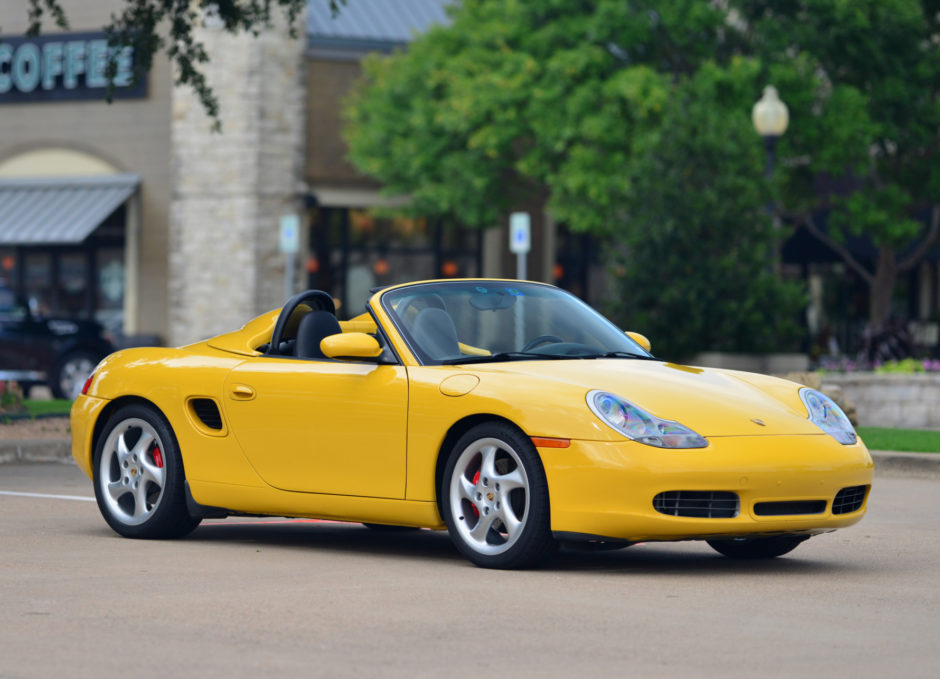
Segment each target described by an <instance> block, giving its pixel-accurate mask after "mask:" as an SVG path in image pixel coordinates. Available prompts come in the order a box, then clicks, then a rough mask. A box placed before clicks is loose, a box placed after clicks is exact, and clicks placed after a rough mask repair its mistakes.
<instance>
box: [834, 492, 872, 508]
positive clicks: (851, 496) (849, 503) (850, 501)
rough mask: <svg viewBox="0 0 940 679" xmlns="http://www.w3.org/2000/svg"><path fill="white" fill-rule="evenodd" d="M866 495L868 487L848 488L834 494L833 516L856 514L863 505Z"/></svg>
mask: <svg viewBox="0 0 940 679" xmlns="http://www.w3.org/2000/svg"><path fill="white" fill-rule="evenodd" d="M866 495H868V486H849V487H848V488H843V489H842V490H840V491H839V492H838V493H836V498H835V500H833V501H832V513H833V514H850V513H851V512H857V511H858V510H859V509H861V508H862V505H863V504H864V503H865V496H866Z"/></svg>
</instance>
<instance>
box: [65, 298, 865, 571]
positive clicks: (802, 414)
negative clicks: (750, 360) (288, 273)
mask: <svg viewBox="0 0 940 679" xmlns="http://www.w3.org/2000/svg"><path fill="white" fill-rule="evenodd" d="M71 424H72V436H73V443H72V446H73V454H74V456H75V459H76V461H77V462H78V464H79V466H80V467H81V468H82V469H83V470H84V471H85V472H86V473H87V474H88V475H89V477H91V479H92V480H93V483H94V488H95V496H96V497H97V501H98V506H99V507H100V509H101V513H102V514H103V515H104V518H105V520H106V521H107V522H108V524H109V525H110V526H111V527H112V528H113V529H114V530H115V531H117V532H118V533H120V534H121V535H125V536H128V537H136V538H167V537H179V536H183V535H186V534H188V533H189V532H191V531H192V530H193V529H195V528H196V526H197V525H198V524H199V522H200V521H201V520H202V519H203V518H207V517H224V516H227V515H239V514H252V515H274V516H288V517H317V518H326V519H335V520H342V521H355V522H362V523H365V524H367V525H370V526H373V527H382V526H400V527H426V528H433V529H443V528H446V529H447V530H448V531H449V533H450V536H451V538H452V540H453V542H454V544H455V545H456V547H457V549H458V550H459V551H460V552H462V553H463V554H464V555H466V557H467V558H469V559H470V560H471V561H473V562H474V563H476V564H478V565H480V566H486V567H493V568H517V567H524V566H529V565H533V564H535V563H537V562H539V561H540V560H542V559H544V558H545V557H546V556H547V555H548V554H549V553H550V552H551V551H552V550H553V548H554V547H555V546H556V545H557V544H558V543H559V542H579V541H581V542H586V543H589V544H592V545H595V546H601V547H603V546H609V547H618V546H627V545H629V544H631V543H636V542H640V541H653V540H707V541H708V544H710V545H711V546H712V547H714V548H715V549H716V550H717V551H719V552H721V553H722V554H725V555H727V556H731V557H741V558H769V557H775V556H779V555H781V554H785V553H787V552H789V551H790V550H792V549H793V548H794V547H796V546H797V545H798V544H799V543H800V542H802V541H803V540H806V539H807V538H809V537H810V536H812V535H816V534H818V533H823V532H828V531H832V530H834V529H836V528H841V527H843V526H849V525H851V524H853V523H855V522H857V521H858V520H859V519H861V518H862V515H863V514H864V512H865V508H866V501H867V498H868V493H869V489H870V487H871V481H872V472H873V464H872V459H871V456H870V455H869V453H868V450H867V449H866V448H865V446H864V445H863V443H862V442H861V441H860V440H859V439H858V437H857V436H856V434H855V431H854V430H853V429H852V426H851V424H850V423H849V421H848V419H847V418H846V416H845V414H844V413H843V412H842V411H841V410H840V409H839V407H838V406H837V405H836V404H835V403H834V402H833V401H832V400H831V399H830V398H828V397H827V396H825V395H824V394H822V393H820V392H818V391H814V390H812V389H808V388H805V387H801V386H800V385H798V384H795V383H793V382H788V381H785V380H781V379H775V378H772V377H767V376H763V375H756V374H750V373H743V372H735V371H730V370H712V369H702V368H693V367H688V366H684V365H676V364H673V363H667V362H664V361H662V360H660V359H657V358H655V357H654V356H653V355H652V354H651V353H650V346H649V342H648V341H646V339H645V338H644V337H642V336H641V335H638V334H635V333H624V332H622V331H621V330H620V329H618V328H617V327H616V326H614V325H613V324H612V323H610V322H609V321H607V320H606V319H605V318H604V317H603V316H601V315H600V314H599V313H597V312H596V311H594V310H593V309H591V308H590V307H589V306H588V305H586V304H584V303H583V302H581V301H580V300H579V299H577V298H576V297H574V296H573V295H570V294H568V293H566V292H564V291H562V290H559V289H558V288H555V287H552V286H550V285H543V284H539V283H530V282H522V281H509V280H490V279H486V280H483V279H481V280H448V281H429V282H421V283H412V284H406V285H397V286H392V287H389V288H385V289H381V290H377V291H376V292H375V293H374V294H373V296H372V298H371V299H370V300H369V302H368V304H367V305H366V312H365V313H364V314H362V315H361V316H358V317H356V318H354V319H352V320H350V321H338V320H337V318H336V315H335V308H334V303H333V299H332V298H331V297H330V296H329V295H327V294H326V293H323V292H320V291H316V290H311V291H308V292H304V293H301V294H298V295H296V296H294V297H293V298H291V299H290V300H288V302H287V304H286V305H285V306H284V307H283V308H282V309H280V310H275V311H272V312H270V313H267V314H265V315H263V316H260V317H258V318H256V319H254V320H252V321H250V322H249V323H247V324H246V325H245V326H244V327H243V328H242V329H241V330H237V331H235V332H232V333H228V334H225V335H220V336H218V337H214V338H212V339H209V340H207V341H205V342H201V343H198V344H193V345H190V346H186V347H181V348H178V349H166V348H138V349H128V350H125V351H121V352H118V353H116V354H112V355H111V356H109V357H108V358H106V359H105V360H104V361H102V362H101V364H99V365H98V367H97V368H96V370H95V372H94V373H93V374H92V376H91V377H90V378H89V379H88V381H87V382H86V384H85V388H84V390H83V392H82V395H81V396H80V397H79V398H78V399H77V400H76V401H75V404H74V406H73V408H72V415H71Z"/></svg>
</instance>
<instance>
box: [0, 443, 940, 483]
mask: <svg viewBox="0 0 940 679" xmlns="http://www.w3.org/2000/svg"><path fill="white" fill-rule="evenodd" d="M871 454H872V457H873V458H875V473H876V474H878V475H879V476H916V477H921V478H937V479H940V453H899V452H893V451H885V450H873V451H871ZM5 462H59V463H67V464H71V463H72V442H71V439H68V438H48V439H25V440H19V441H4V440H0V464H3V463H5Z"/></svg>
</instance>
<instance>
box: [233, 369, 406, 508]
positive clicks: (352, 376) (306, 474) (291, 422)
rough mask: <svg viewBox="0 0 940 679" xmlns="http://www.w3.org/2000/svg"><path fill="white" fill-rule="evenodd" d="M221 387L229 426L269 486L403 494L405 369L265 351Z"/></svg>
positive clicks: (385, 495)
mask: <svg viewBox="0 0 940 679" xmlns="http://www.w3.org/2000/svg"><path fill="white" fill-rule="evenodd" d="M224 388H225V397H224V404H225V405H224V409H225V411H226V413H227V415H228V422H229V426H230V427H231V429H232V430H233V432H234V433H235V437H236V439H237V440H238V443H239V444H240V445H241V447H242V449H243V450H244V451H245V454H246V455H247V456H248V459H249V460H250V462H251V464H252V466H253V467H254V468H255V470H256V471H257V472H258V474H259V475H260V476H261V478H262V479H264V481H265V482H266V483H269V484H270V485H272V486H274V487H276V488H281V489H283V490H290V491H300V492H306V493H330V494H337V495H356V496H364V497H382V498H404V497H405V445H406V442H405V435H406V429H407V414H408V376H407V372H406V370H405V368H404V367H403V366H398V365H376V364H375V363H368V362H349V361H331V360H301V359H292V358H277V357H267V356H261V357H257V358H253V359H250V360H248V361H246V362H245V363H243V364H241V365H240V366H238V367H237V368H235V369H234V370H233V371H232V372H231V373H229V375H228V378H227V380H226V383H225V387H224Z"/></svg>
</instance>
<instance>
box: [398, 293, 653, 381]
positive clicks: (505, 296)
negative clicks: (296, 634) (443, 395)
mask: <svg viewBox="0 0 940 679" xmlns="http://www.w3.org/2000/svg"><path fill="white" fill-rule="evenodd" d="M382 306H383V307H384V309H385V311H386V312H387V313H388V314H389V316H390V317H391V318H392V320H393V321H394V323H395V325H396V326H397V327H398V329H399V331H400V332H401V334H402V336H403V337H404V338H405V340H406V341H407V342H408V344H409V345H410V346H411V348H412V349H413V350H414V352H415V355H416V356H417V358H418V360H419V361H421V363H422V364H424V365H435V364H442V363H472V362H485V361H495V360H550V359H579V358H582V359H583V358H600V357H607V356H611V357H618V358H619V357H623V358H650V354H649V353H648V352H647V351H645V350H644V349H643V348H642V347H640V345H638V344H637V343H636V342H634V341H633V340H632V339H630V338H629V337H627V336H626V335H625V334H624V333H623V332H622V331H621V330H620V329H619V328H617V326H615V325H614V324H612V323H611V322H610V321H608V320H607V319H606V318H604V317H603V316H601V315H600V314H599V313H597V312H596V311H594V309H592V308H591V307H589V306H588V305H587V304H585V303H584V302H582V301H581V300H579V299H578V298H577V297H575V296H574V295H571V294H569V293H567V292H564V291H563V290H559V289H558V288H555V287H552V286H550V285H541V284H537V283H522V282H517V281H454V282H440V283H422V284H419V285H412V286H408V287H404V288H396V289H394V290H390V291H389V292H387V293H385V294H384V295H383V296H382Z"/></svg>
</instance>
